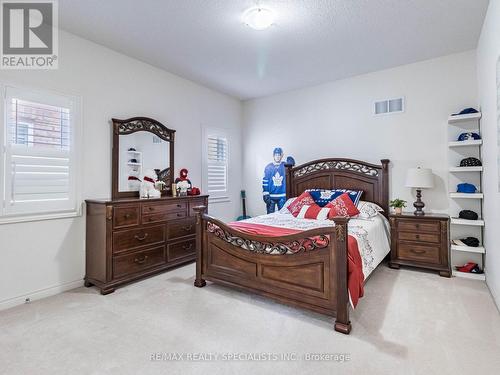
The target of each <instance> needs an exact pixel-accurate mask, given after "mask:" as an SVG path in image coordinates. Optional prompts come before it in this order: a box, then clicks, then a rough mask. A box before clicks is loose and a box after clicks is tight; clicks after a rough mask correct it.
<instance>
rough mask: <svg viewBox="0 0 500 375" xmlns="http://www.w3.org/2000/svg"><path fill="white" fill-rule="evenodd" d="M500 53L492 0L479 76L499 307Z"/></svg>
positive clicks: (498, 9)
mask: <svg viewBox="0 0 500 375" xmlns="http://www.w3.org/2000/svg"><path fill="white" fill-rule="evenodd" d="M499 55H500V0H491V1H490V5H489V8H488V13H487V15H486V19H485V22H484V25H483V30H482V32H481V37H480V39H479V44H478V48H477V76H478V83H479V102H480V104H481V111H482V113H483V117H482V122H481V126H482V133H483V139H484V141H483V142H484V143H483V162H484V164H485V166H486V167H485V170H484V175H483V186H484V187H483V189H484V194H485V197H484V218H485V221H486V226H485V239H484V244H485V247H486V266H485V268H486V282H487V284H488V286H489V288H490V290H491V293H492V294H493V297H494V298H495V300H496V303H497V306H500V246H499V243H500V232H499V231H498V228H500V194H499V192H498V186H499V181H498V168H499V166H498V163H497V157H498V144H497V142H498V141H499V140H498V135H497V116H498V112H497V61H498V58H499Z"/></svg>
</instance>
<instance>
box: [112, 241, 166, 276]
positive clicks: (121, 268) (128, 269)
mask: <svg viewBox="0 0 500 375" xmlns="http://www.w3.org/2000/svg"><path fill="white" fill-rule="evenodd" d="M164 263H165V246H164V245H163V246H158V247H154V248H152V249H148V250H141V251H136V252H135V253H132V254H127V255H118V256H115V257H113V277H114V278H120V277H123V276H127V275H129V274H134V273H137V272H141V271H144V270H147V269H149V268H153V267H156V266H161V265H162V264H164Z"/></svg>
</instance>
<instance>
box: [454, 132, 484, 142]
mask: <svg viewBox="0 0 500 375" xmlns="http://www.w3.org/2000/svg"><path fill="white" fill-rule="evenodd" d="M472 139H473V140H477V139H481V136H480V135H479V134H477V133H470V132H469V133H462V134H460V135H459V136H458V140H459V141H468V140H472Z"/></svg>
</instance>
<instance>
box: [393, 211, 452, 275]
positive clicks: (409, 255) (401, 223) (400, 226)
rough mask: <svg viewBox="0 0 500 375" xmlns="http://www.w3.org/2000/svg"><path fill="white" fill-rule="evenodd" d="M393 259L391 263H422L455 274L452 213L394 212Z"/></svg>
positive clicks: (424, 265) (400, 264) (442, 273)
mask: <svg viewBox="0 0 500 375" xmlns="http://www.w3.org/2000/svg"><path fill="white" fill-rule="evenodd" d="M389 221H390V223H391V236H392V241H391V261H390V263H389V266H390V267H391V268H396V269H398V268H399V266H413V267H421V268H426V269H430V270H436V271H439V275H441V276H443V277H450V276H451V268H450V246H449V243H450V230H449V227H450V225H449V223H450V217H449V216H448V215H441V214H426V215H425V216H416V215H414V214H411V213H404V214H401V215H395V214H391V215H390V216H389Z"/></svg>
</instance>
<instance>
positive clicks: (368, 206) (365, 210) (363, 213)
mask: <svg viewBox="0 0 500 375" xmlns="http://www.w3.org/2000/svg"><path fill="white" fill-rule="evenodd" d="M358 210H359V215H358V216H356V218H357V219H371V218H372V217H375V216H377V215H378V213H379V212H384V209H383V208H382V207H380V206H379V205H378V204H376V203H373V202H366V201H359V204H358Z"/></svg>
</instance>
